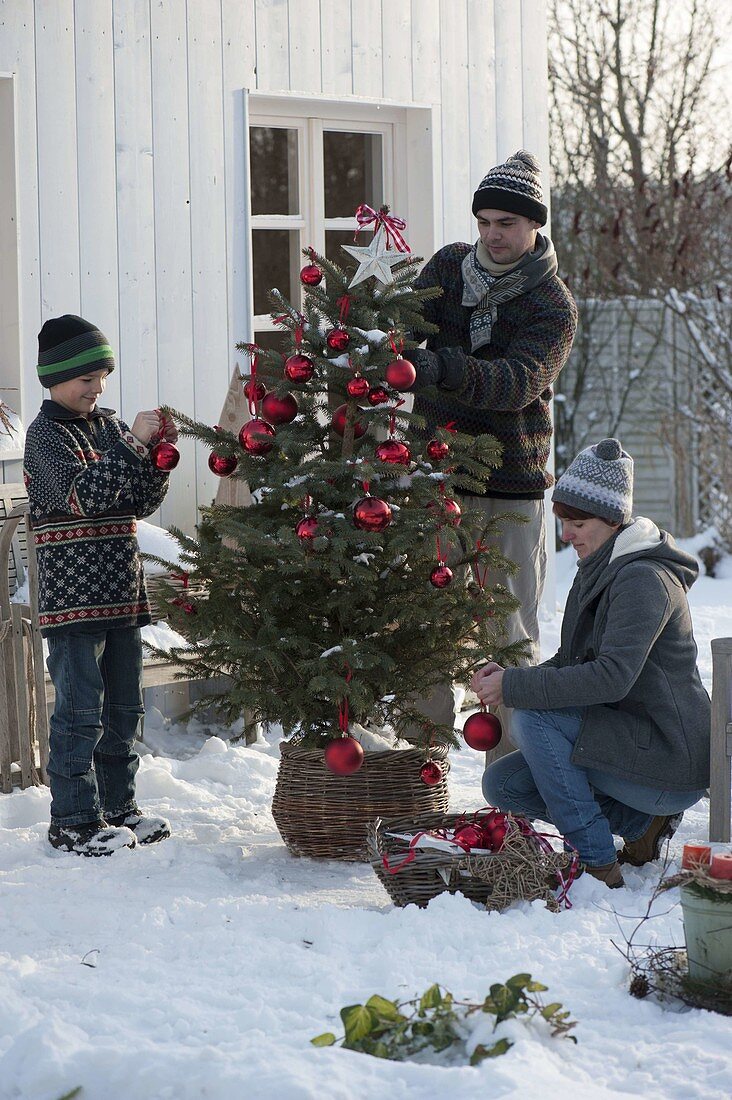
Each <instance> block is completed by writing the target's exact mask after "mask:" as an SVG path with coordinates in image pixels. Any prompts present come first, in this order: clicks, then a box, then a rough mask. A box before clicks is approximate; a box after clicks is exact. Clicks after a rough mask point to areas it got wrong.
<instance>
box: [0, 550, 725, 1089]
mask: <svg viewBox="0 0 732 1100" xmlns="http://www.w3.org/2000/svg"><path fill="white" fill-rule="evenodd" d="M573 558H574V555H573V552H571V551H569V552H565V553H563V554H561V555H560V556H559V576H560V590H561V593H562V596H563V595H564V593H566V590H567V587H568V585H569V583H570V579H571V574H572V572H573V568H574V566H573ZM720 572H721V577H720V579H715V580H712V579H708V578H704V579H702V580H700V581H699V582H698V584H697V585H696V586H695V587H694V589H693V591H692V594H691V595H692V605H693V615H694V623H695V629H696V635H697V640H698V644H699V650H700V667H701V670H702V675H703V677H704V679H705V682H706V683H707V685H709V682H710V679H711V662H710V653H709V642H710V639H711V638H712V637H715V636H721V635H732V561H727V562H725V563H723V567H722V569H721V571H720ZM560 622H561V615H560V614H559V613H558V614H557V615H556V616H555V617H553V618H552V619H550V620H549V621H546V622H544V623H543V624H542V625H543V632H544V637H543V648H544V652H545V654H547V655H548V654H550V653H553V652H554V650H555V648H556V642H557V638H558V634H559V628H560ZM211 733H212V731H211V730H207V729H204V728H202V727H201V726H200V724H198V723H196V722H191V723H189V724H188V726H187V727H182V726H176V727H171V726H169V725H166V724H165V723H164V722H163V721H162V719H161V718H160V716H159V715H157V714H156V713H153V714H150V715H149V716H148V719H147V723H146V740H147V742H148V745H147V747H146V748H145V749H143V751H144V752H145V753H146V755H144V757H143V760H142V765H141V768H140V773H139V781H138V793H139V797H140V801H141V802H142V803H143V805H144V806H145V807H147V808H149V809H150V810H153V811H156V812H162V813H164V814H166V815H167V816H169V817H170V819H171V821H172V823H173V828H174V836H173V837H172V838H171V839H170V840H169V841H167V842H166V843H164V844H160V845H157V846H153V847H151V848H148V849H145V848H138V849H136V850H135V851H123V852H120V853H117V854H116V855H115V856H114V857H112V858H110V859H100V860H86V859H77V858H73V857H71V856H68V855H62V854H60V853H56V852H53V851H52V850H51V849H50V848H49V847H48V846H47V844H46V843H45V833H46V829H47V825H48V809H49V795H48V791H47V790H45V789H32V790H27V791H22V792H21V791H17V792H15V793H13V794H12V795H0V1097H1V1098H2V1100H10V1098H22V1100H58V1098H60V1097H62V1096H64V1094H66V1093H68V1092H70V1091H72V1090H74V1089H76V1088H77V1087H80V1088H81V1091H80V1092H79V1093H78V1094H77V1095H78V1097H79V1100H128V1098H130V1097H134V1098H135V1100H163V1098H171V1100H189V1098H190V1100H193V1098H204V1097H206V1098H213V1100H242V1098H246V1100H304V1098H310V1097H322V1098H324V1100H331V1098H332V1100H335V1098H339V1100H340V1098H343V1100H355V1098H358V1100H367V1098H376V1097H382V1096H388V1097H390V1098H391V1100H401V1098H405V1097H413V1098H419V1100H431V1098H435V1100H438V1098H439V1100H442V1098H445V1097H450V1098H451V1100H460V1098H465V1100H474V1098H475V1097H479V1096H491V1097H518V1096H521V1097H526V1098H529V1100H531V1098H534V1097H536V1098H538V1097H553V1096H558V1095H561V1096H562V1097H565V1098H570V1097H571V1098H575V1097H576V1098H583V1100H584V1098H587V1097H592V1098H595V1097H597V1098H601V1097H638V1096H642V1097H645V1098H659V1100H661V1098H663V1100H668V1098H672V1097H673V1098H678V1100H682V1098H683V1100H689V1098H697V1097H698V1098H702V1097H704V1098H707V1097H708V1098H712V1097H714V1098H715V1100H719V1098H721V1097H724V1096H729V1095H732V1054H731V1053H730V1042H729V1034H730V1021H729V1019H728V1018H725V1017H723V1016H718V1015H714V1014H712V1013H708V1012H702V1011H698V1010H693V1011H687V1010H684V1011H681V1010H679V1009H678V1008H677V1009H674V1008H671V1007H668V1006H667V1007H665V1008H662V1007H660V1006H659V1004H657V1003H655V1002H654V1001H653V1000H650V999H649V1000H645V1001H639V1000H635V999H633V998H632V997H630V996H629V995H628V966H627V964H626V962H625V959H624V958H623V957H622V956H621V954H620V952H619V951H618V950H617V949H616V948H615V947H614V946H613V941H614V942H615V943H616V944H619V945H621V946H622V945H623V937H624V935H630V932H631V930H632V929H633V928H634V927H635V925H636V924H637V922H638V920H639V919H640V918H641V916H642V915H643V914H644V913H645V911H646V906H647V904H648V899H649V896H650V893H651V891H652V888H653V886H654V884H655V882H656V881H657V879H658V877H659V874H660V869H659V868H658V867H654V866H650V867H645V868H643V869H640V870H633V869H631V870H630V871H628V872H626V880H627V888H626V889H625V890H622V891H614V892H610V891H607V890H606V888H605V887H604V886H602V885H601V884H600V883H597V882H595V881H594V880H592V879H590V878H589V877H588V876H584V877H583V878H582V879H580V880H579V881H578V882H577V883H576V884H575V885H574V886H573V888H572V895H571V896H572V902H573V908H572V909H570V910H568V911H565V912H562V913H560V914H557V915H553V914H551V913H549V912H547V910H546V909H545V908H544V907H543V906H542V905H541V903H535V904H533V905H528V904H520V905H517V906H515V907H513V908H511V909H509V910H507V911H506V912H504V913H500V914H498V913H487V912H485V911H483V910H481V909H479V908H477V907H475V906H473V905H472V904H471V903H470V902H468V901H466V900H465V899H463V898H460V897H448V896H444V897H441V898H438V899H436V900H435V901H433V902H432V903H431V904H430V906H429V907H428V908H427V909H425V910H418V909H416V908H415V907H413V906H410V907H408V908H406V909H397V908H395V907H394V906H393V905H392V904H391V903H390V901H389V898H388V896H387V895H386V893H385V892H384V890H383V888H382V886H381V885H380V883H379V881H378V880H377V878H376V877H375V875H374V874H373V872H372V870H371V868H370V867H369V866H368V865H361V864H339V863H335V862H315V861H311V860H306V859H294V858H293V857H291V856H290V855H289V854H288V852H287V849H286V848H285V846H284V845H283V843H282V841H281V840H280V838H279V835H278V833H277V831H276V829H275V826H274V823H273V820H272V816H271V813H270V801H271V797H272V791H273V788H274V782H275V776H276V772H277V763H278V749H277V741H278V737H277V732H276V731H272V732H270V733H269V734H268V735H267V738H266V740H262V741H261V742H260V743H259V744H256V745H253V746H251V747H248V748H247V747H243V746H241V745H231V744H229V742H228V737H229V731H227V730H224V729H221V728H219V729H217V730H215V731H213V734H214V735H211ZM480 774H481V757H480V756H479V755H478V754H477V753H473V752H471V751H470V750H469V749H464V750H463V751H462V752H460V753H454V754H452V772H451V776H450V784H451V795H452V801H453V804H454V806H455V807H456V808H460V809H470V808H476V807H478V806H480V805H481V797H480ZM706 831H707V805H706V803H705V802H701V803H699V805H698V806H696V807H694V808H693V809H692V810H690V811H689V812H688V813H687V814H686V816H685V819H684V822H683V825H682V828H681V830H680V831H679V833H678V834H677V835H676V837H675V838H674V840H673V842H672V844H671V856H672V859H673V860H674V861H675V860H677V858H678V856H679V853H680V851H681V846H682V844H683V843H684V841H686V840H691V839H698V838H703V837H705V836H706V835H707V833H706ZM677 901H678V899H677V895H676V892H675V891H673V892H671V893H670V894H666V895H664V896H663V897H662V899H661V900H660V901H659V902H658V903H657V904H656V906H655V908H654V917H653V919H652V921H651V922H649V924H647V925H646V928H645V929H644V932H643V942H654V943H657V944H659V945H666V944H682V943H683V932H682V925H681V914H680V909H679V906H678V904H677ZM519 971H528V972H530V973H531V974H532V975H533V976H534V977H535V978H537V979H538V980H540V981H542V982H543V983H544V984H545V985H547V986H548V987H549V991H548V993H547V994H545V995H544V996H545V999H546V1000H552V1001H554V1000H556V1001H561V1002H562V1003H563V1005H564V1006H565V1007H566V1008H567V1009H569V1011H570V1012H571V1014H572V1017H573V1018H574V1019H575V1020H577V1021H578V1025H577V1028H576V1030H575V1034H576V1037H577V1040H578V1042H577V1045H576V1046H575V1045H574V1044H572V1043H569V1042H567V1041H565V1040H559V1039H551V1038H549V1037H548V1036H547V1034H546V1032H545V1031H542V1030H541V1029H540V1028H539V1027H532V1026H526V1025H525V1024H523V1023H520V1024H514V1025H512V1026H511V1028H510V1034H511V1037H512V1038H513V1039H514V1041H515V1045H514V1046H513V1048H512V1049H511V1050H510V1051H509V1052H508V1054H506V1055H505V1056H503V1057H500V1058H496V1059H491V1060H487V1061H485V1062H483V1063H482V1065H481V1066H479V1067H477V1068H471V1067H470V1066H467V1065H460V1066H456V1065H446V1064H442V1065H430V1064H416V1063H396V1062H386V1061H379V1060H377V1059H375V1058H369V1057H367V1056H365V1055H360V1054H354V1053H351V1052H348V1051H344V1050H342V1049H340V1048H330V1049H316V1048H314V1047H312V1046H311V1045H310V1042H309V1040H310V1039H311V1037H312V1036H314V1035H317V1034H319V1033H321V1032H323V1031H328V1030H333V1031H335V1032H337V1033H339V1034H340V1030H341V1029H340V1021H339V1019H338V1011H339V1009H340V1008H341V1007H342V1006H344V1005H348V1004H353V1003H355V1002H358V1001H363V1000H365V999H366V998H368V997H369V996H370V994H372V993H380V994H382V995H383V996H385V997H388V998H395V997H399V998H406V997H408V996H411V995H412V994H414V993H417V992H420V993H421V992H422V991H424V990H425V989H426V988H427V986H429V985H430V984H431V983H433V982H439V983H441V984H442V985H443V986H446V987H447V988H449V989H450V990H452V991H453V992H454V993H455V994H456V995H457V996H458V997H461V998H465V999H482V997H483V996H484V995H485V994H486V993H487V991H488V988H489V986H490V985H491V984H492V983H493V982H497V981H503V980H505V979H506V978H508V977H510V976H511V975H512V974H515V973H516V972H519ZM483 1038H484V1039H485V1038H487V1037H486V1036H483Z"/></svg>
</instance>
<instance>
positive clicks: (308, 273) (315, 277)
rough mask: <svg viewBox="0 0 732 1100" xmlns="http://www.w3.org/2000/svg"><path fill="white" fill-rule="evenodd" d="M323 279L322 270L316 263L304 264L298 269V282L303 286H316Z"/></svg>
mask: <svg viewBox="0 0 732 1100" xmlns="http://www.w3.org/2000/svg"><path fill="white" fill-rule="evenodd" d="M322 281H323V272H322V271H321V270H320V268H319V267H318V265H317V264H305V267H303V268H301V269H300V282H301V283H302V284H303V286H318V284H319V283H321V282H322Z"/></svg>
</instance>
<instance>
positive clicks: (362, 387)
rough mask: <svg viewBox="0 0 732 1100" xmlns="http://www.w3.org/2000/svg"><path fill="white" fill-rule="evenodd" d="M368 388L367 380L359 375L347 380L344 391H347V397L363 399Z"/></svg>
mask: <svg viewBox="0 0 732 1100" xmlns="http://www.w3.org/2000/svg"><path fill="white" fill-rule="evenodd" d="M369 388H370V387H369V384H368V382H367V380H366V379H365V378H364V377H363V375H361V374H357V375H355V376H354V377H353V378H349V380H348V382H347V383H346V390H347V391H348V396H349V397H365V396H366V394H367V393H368V392H369Z"/></svg>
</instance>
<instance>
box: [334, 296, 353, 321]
mask: <svg viewBox="0 0 732 1100" xmlns="http://www.w3.org/2000/svg"><path fill="white" fill-rule="evenodd" d="M336 305H337V306H338V308H339V310H340V311H341V312H340V322H341V324H342V325H345V323H346V317H348V311H349V309H350V308H351V297H350V295H349V294H342V295H341V297H340V298H337V299H336Z"/></svg>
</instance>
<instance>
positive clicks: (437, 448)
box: [425, 439, 450, 462]
mask: <svg viewBox="0 0 732 1100" xmlns="http://www.w3.org/2000/svg"><path fill="white" fill-rule="evenodd" d="M425 450H426V451H427V456H428V458H431V459H433V460H434V461H435V462H439V461H440V460H441V459H443V458H447V456H448V455H449V453H450V446H449V444H448V443H443V442H442V440H440V439H431V440H430V441H429V443H428V444H427V446H426V447H425Z"/></svg>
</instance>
